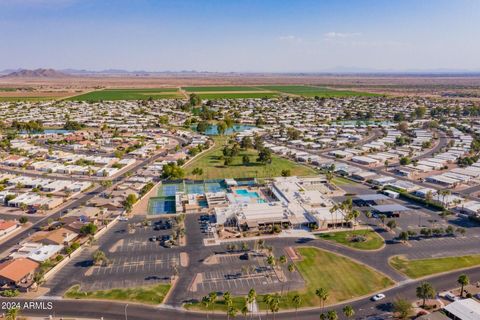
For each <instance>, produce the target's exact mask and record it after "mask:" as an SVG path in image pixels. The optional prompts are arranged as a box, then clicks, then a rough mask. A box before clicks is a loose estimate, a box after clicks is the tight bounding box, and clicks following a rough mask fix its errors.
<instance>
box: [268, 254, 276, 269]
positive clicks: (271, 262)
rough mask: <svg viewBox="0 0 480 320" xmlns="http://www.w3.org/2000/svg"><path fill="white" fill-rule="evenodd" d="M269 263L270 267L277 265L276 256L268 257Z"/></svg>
mask: <svg viewBox="0 0 480 320" xmlns="http://www.w3.org/2000/svg"><path fill="white" fill-rule="evenodd" d="M267 263H268V265H269V266H270V267H273V266H275V257H274V256H273V255H269V256H268V257H267Z"/></svg>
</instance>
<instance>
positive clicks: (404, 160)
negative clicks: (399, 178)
mask: <svg viewBox="0 0 480 320" xmlns="http://www.w3.org/2000/svg"><path fill="white" fill-rule="evenodd" d="M411 162H412V160H410V158H409V157H401V158H400V164H401V165H402V166H406V165H409V164H410V163H411Z"/></svg>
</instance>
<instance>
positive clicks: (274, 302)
mask: <svg viewBox="0 0 480 320" xmlns="http://www.w3.org/2000/svg"><path fill="white" fill-rule="evenodd" d="M269 308H270V311H271V312H272V314H273V320H275V313H277V312H278V310H279V309H280V296H279V295H278V294H274V295H273V296H272V299H271V300H270V303H269Z"/></svg>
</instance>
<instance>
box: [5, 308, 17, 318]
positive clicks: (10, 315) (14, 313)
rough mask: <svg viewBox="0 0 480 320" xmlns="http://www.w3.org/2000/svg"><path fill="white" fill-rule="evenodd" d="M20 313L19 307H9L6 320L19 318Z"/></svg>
mask: <svg viewBox="0 0 480 320" xmlns="http://www.w3.org/2000/svg"><path fill="white" fill-rule="evenodd" d="M19 313H20V309H19V308H11V309H8V310H7V313H6V317H5V319H6V320H17V317H18V315H19Z"/></svg>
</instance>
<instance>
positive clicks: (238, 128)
mask: <svg viewBox="0 0 480 320" xmlns="http://www.w3.org/2000/svg"><path fill="white" fill-rule="evenodd" d="M196 128H197V126H196V125H193V126H192V129H194V130H195V129H196ZM252 128H256V127H255V126H252V125H248V124H234V125H233V126H232V127H230V128H228V129H227V130H226V131H225V134H232V133H236V132H243V131H246V130H250V129H252ZM204 134H206V135H207V136H216V135H218V127H217V125H216V124H211V125H210V126H209V127H208V129H207V131H205V133H204Z"/></svg>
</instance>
